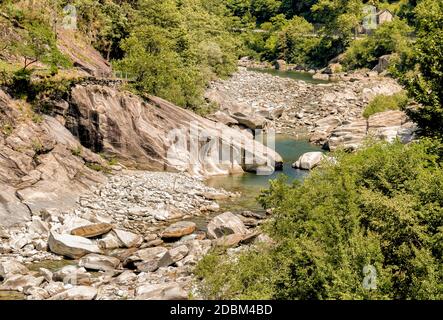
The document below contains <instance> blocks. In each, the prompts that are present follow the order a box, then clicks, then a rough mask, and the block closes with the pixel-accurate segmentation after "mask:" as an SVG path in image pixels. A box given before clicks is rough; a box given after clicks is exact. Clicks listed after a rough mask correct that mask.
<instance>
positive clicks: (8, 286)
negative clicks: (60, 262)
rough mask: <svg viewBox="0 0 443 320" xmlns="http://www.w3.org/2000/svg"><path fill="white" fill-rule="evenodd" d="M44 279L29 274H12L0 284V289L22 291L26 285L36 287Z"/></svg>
mask: <svg viewBox="0 0 443 320" xmlns="http://www.w3.org/2000/svg"><path fill="white" fill-rule="evenodd" d="M44 280H45V279H44V278H43V277H38V278H37V277H33V276H31V275H21V274H12V275H10V276H8V277H7V278H6V280H5V281H3V283H2V284H1V285H0V291H1V290H6V291H8V290H9V291H19V292H23V290H24V288H26V287H38V286H39V285H40V284H41V283H42V282H43V281H44Z"/></svg>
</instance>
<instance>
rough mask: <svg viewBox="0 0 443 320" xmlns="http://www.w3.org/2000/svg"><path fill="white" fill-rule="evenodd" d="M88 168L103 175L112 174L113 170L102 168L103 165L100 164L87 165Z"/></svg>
mask: <svg viewBox="0 0 443 320" xmlns="http://www.w3.org/2000/svg"><path fill="white" fill-rule="evenodd" d="M86 166H87V167H88V168H89V169H91V170H94V171H97V172H103V173H110V172H111V170H110V169H109V168H107V167H105V166H102V165H101V164H98V163H87V164H86Z"/></svg>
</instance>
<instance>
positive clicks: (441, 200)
mask: <svg viewBox="0 0 443 320" xmlns="http://www.w3.org/2000/svg"><path fill="white" fill-rule="evenodd" d="M442 150H443V146H442V145H441V144H439V143H437V142H435V141H431V140H423V141H421V142H417V143H412V144H409V145H406V146H405V145H402V144H401V143H400V142H395V143H393V144H389V143H377V144H368V146H367V148H366V149H363V150H360V151H358V152H356V153H355V154H345V153H337V154H336V155H335V156H336V157H337V160H338V164H337V165H333V164H331V165H328V166H324V167H322V168H318V169H316V170H314V171H312V173H311V175H310V176H309V177H308V178H306V179H305V180H304V182H303V183H295V184H294V185H288V184H287V183H286V182H285V180H284V179H283V178H280V179H279V180H276V181H273V182H272V184H271V188H270V189H269V190H268V191H266V192H265V193H264V194H262V196H261V198H260V201H261V202H262V204H263V205H264V206H265V207H274V208H275V209H274V215H273V218H272V220H271V221H269V222H268V223H267V224H266V225H265V226H264V230H265V231H266V232H267V233H269V235H270V236H271V237H272V238H273V239H274V241H275V242H276V244H275V245H274V246H272V247H267V248H260V247H258V248H256V249H251V250H248V251H246V252H245V253H241V254H239V255H238V256H237V257H235V258H233V257H231V258H230V259H226V258H225V259H223V258H217V256H215V257H214V254H213V255H211V256H209V257H207V258H206V259H204V260H203V261H202V262H201V263H200V264H199V266H198V268H197V274H198V275H199V276H200V277H201V278H203V279H204V280H203V281H202V282H201V284H200V286H201V288H202V292H203V293H204V294H208V297H209V298H223V299H232V298H242V299H248V298H250V299H256V298H261V299H442V298H443V285H442V283H443V269H442V268H441V266H442V263H443V246H442V239H443V170H442V164H443V163H442V160H443V159H442V158H441V156H442ZM367 266H371V267H373V268H375V271H376V273H375V274H374V275H376V278H375V280H376V282H375V284H376V289H368V287H365V286H364V285H363V283H364V281H365V278H366V276H367V274H364V272H363V270H364V267H367ZM219 268H220V269H219Z"/></svg>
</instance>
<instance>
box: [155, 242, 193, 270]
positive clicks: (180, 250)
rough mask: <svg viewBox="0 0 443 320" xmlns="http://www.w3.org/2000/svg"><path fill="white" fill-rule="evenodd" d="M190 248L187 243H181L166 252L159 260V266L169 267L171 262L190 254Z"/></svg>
mask: <svg viewBox="0 0 443 320" xmlns="http://www.w3.org/2000/svg"><path fill="white" fill-rule="evenodd" d="M188 252H189V249H188V247H187V246H185V245H181V246H178V247H175V248H172V249H170V250H169V251H168V252H166V253H165V254H164V255H163V257H162V258H161V259H160V260H159V262H158V266H159V267H160V268H161V267H167V266H170V265H171V264H174V263H176V262H178V261H180V260H182V259H183V258H184V257H186V255H187V254H188Z"/></svg>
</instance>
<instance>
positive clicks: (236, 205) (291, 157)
mask: <svg viewBox="0 0 443 320" xmlns="http://www.w3.org/2000/svg"><path fill="white" fill-rule="evenodd" d="M275 149H276V151H277V152H278V153H279V154H280V155H281V156H282V158H283V161H284V164H283V170H282V171H275V172H274V173H273V174H271V175H267V176H262V175H256V174H254V173H244V174H239V175H231V176H220V177H212V178H209V179H207V181H206V182H207V184H208V185H209V186H211V187H216V188H223V189H225V190H228V191H232V192H241V194H242V196H241V197H240V198H233V199H230V200H226V201H221V202H220V206H221V207H222V209H224V210H229V211H245V210H251V211H263V209H262V208H261V206H260V205H259V204H258V202H257V200H256V198H257V196H258V195H259V194H260V191H261V190H264V189H266V188H268V187H269V180H272V179H275V178H277V177H278V176H279V175H281V174H284V175H286V176H288V177H289V180H290V181H291V180H294V179H297V180H302V179H303V178H304V177H306V175H307V174H308V171H305V170H298V169H293V168H292V163H293V162H295V161H296V160H297V159H298V158H299V157H300V156H301V155H302V154H304V153H306V152H310V151H322V150H321V148H320V147H319V146H315V145H312V144H310V143H309V142H308V141H305V140H296V139H295V138H294V137H292V136H289V135H284V134H277V135H276V137H275Z"/></svg>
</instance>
